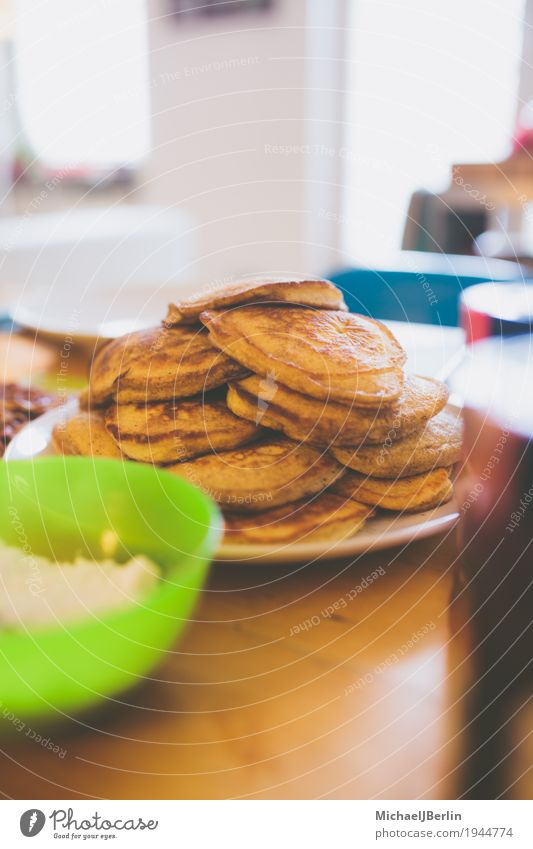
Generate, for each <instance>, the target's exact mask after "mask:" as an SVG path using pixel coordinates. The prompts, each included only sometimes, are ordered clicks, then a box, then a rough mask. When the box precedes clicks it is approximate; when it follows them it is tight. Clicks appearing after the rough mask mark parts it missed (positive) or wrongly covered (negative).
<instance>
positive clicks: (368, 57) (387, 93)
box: [343, 0, 524, 262]
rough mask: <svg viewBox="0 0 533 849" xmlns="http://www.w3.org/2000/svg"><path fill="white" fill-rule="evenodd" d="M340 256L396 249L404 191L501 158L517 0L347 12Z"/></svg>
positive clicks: (419, 2)
mask: <svg viewBox="0 0 533 849" xmlns="http://www.w3.org/2000/svg"><path fill="white" fill-rule="evenodd" d="M350 8H351V9H352V20H351V22H350V24H351V28H350V31H349V34H348V38H349V44H348V53H347V56H348V68H349V70H348V76H349V91H350V95H349V99H348V121H349V129H348V132H347V140H346V161H347V173H346V183H345V185H346V191H345V204H344V215H343V221H344V225H343V228H344V233H343V242H344V245H343V246H344V249H345V251H346V252H347V254H349V255H351V257H352V258H354V259H355V258H357V259H359V260H365V261H369V262H370V261H372V260H374V261H376V260H379V258H380V257H383V254H384V253H385V252H387V251H389V252H390V251H391V250H395V249H399V248H400V244H401V235H402V231H403V227H404V222H405V215H406V212H407V206H408V202H409V198H410V196H411V193H412V192H413V191H415V190H416V189H418V188H427V189H429V190H432V191H440V190H442V189H444V188H446V187H447V185H448V182H449V178H450V165H451V163H452V162H457V161H459V162H461V161H463V162H468V161H497V160H498V159H501V158H503V157H505V156H506V155H507V153H508V152H509V143H510V139H511V135H512V130H513V125H514V120H515V114H516V104H517V92H518V71H519V65H520V52H521V42H522V26H523V22H522V15H523V8H524V0H505V2H504V3H502V2H498V0H466V2H465V0H446V2H441V0H439V2H437V0H401V2H396V0H358V2H354V3H353V4H350Z"/></svg>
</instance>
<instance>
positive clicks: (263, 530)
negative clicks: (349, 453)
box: [224, 493, 372, 545]
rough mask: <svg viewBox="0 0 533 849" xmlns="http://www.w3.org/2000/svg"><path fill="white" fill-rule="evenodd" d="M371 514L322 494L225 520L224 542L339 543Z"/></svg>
mask: <svg viewBox="0 0 533 849" xmlns="http://www.w3.org/2000/svg"><path fill="white" fill-rule="evenodd" d="M371 515H372V509H371V508H370V507H368V506H367V505H365V504H358V503H357V502H356V501H350V500H348V501H346V500H344V499H342V498H339V497H338V496H336V495H331V494H330V493H324V494H323V495H319V496H318V498H315V499H313V500H312V501H310V502H308V501H297V502H295V503H294V504H287V505H285V506H284V507H277V508H275V509H273V510H265V511H264V512H263V513H258V514H256V515H255V516H246V515H242V514H240V515H237V514H233V515H230V516H227V517H226V534H225V537H224V542H226V543H229V544H230V545H231V544H232V543H239V544H247V543H248V544H263V545H265V544H266V545H273V544H279V545H283V544H284V543H298V542H300V543H306V542H316V541H320V540H332V541H333V540H339V539H344V538H346V537H350V536H353V535H354V534H355V533H357V531H359V530H360V529H361V528H362V526H363V525H364V523H365V521H366V520H367V519H368V518H369V516H371Z"/></svg>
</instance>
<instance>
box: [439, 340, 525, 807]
mask: <svg viewBox="0 0 533 849" xmlns="http://www.w3.org/2000/svg"><path fill="white" fill-rule="evenodd" d="M451 384H452V389H453V390H454V391H455V392H458V393H459V394H460V395H461V396H462V398H463V401H464V408H463V419H464V467H463V470H462V472H461V475H460V476H459V479H458V482H457V496H458V504H459V514H460V521H459V536H458V539H459V555H460V569H459V572H458V591H457V593H456V596H455V602H454V603H455V604H456V605H457V604H459V605H464V606H465V608H466V611H465V616H464V619H465V622H466V623H468V641H469V649H468V652H467V653H466V655H465V664H466V666H467V669H468V672H467V673H466V672H465V681H466V685H465V686H466V688H467V689H466V691H465V692H464V693H463V697H462V698H463V711H464V715H463V716H462V718H461V722H460V728H461V730H462V738H463V739H462V749H463V751H462V764H463V780H462V785H463V786H462V787H461V795H464V797H465V798H476V799H495V798H500V797H511V798H512V797H513V782H512V780H511V779H510V773H509V766H510V759H511V755H512V754H513V746H517V745H520V748H521V749H522V750H523V751H524V754H525V757H526V758H527V757H528V754H529V753H528V752H526V751H525V747H526V746H527V740H523V741H519V744H517V742H516V740H514V739H513V737H512V720H513V717H514V716H515V714H516V713H518V712H519V710H520V709H521V706H524V705H526V704H528V702H529V699H530V696H531V692H532V687H533V682H532V674H531V673H532V669H531V661H532V645H533V642H532V640H533V620H532V615H531V611H532V610H533V560H532V551H533V393H532V392H531V386H532V385H533V336H532V335H531V334H522V335H520V336H517V337H514V338H509V337H500V338H493V339H487V340H484V341H482V342H480V343H477V344H475V345H473V346H472V348H471V350H470V352H469V354H468V356H467V358H466V360H465V362H464V363H463V364H462V365H461V366H460V368H459V370H458V372H457V373H456V374H455V375H454V376H453V377H452V380H451Z"/></svg>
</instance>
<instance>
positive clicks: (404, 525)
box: [4, 401, 458, 563]
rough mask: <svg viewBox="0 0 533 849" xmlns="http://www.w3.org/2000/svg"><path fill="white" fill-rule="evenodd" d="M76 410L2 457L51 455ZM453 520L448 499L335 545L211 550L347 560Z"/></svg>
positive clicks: (26, 434)
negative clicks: (56, 434)
mask: <svg viewBox="0 0 533 849" xmlns="http://www.w3.org/2000/svg"><path fill="white" fill-rule="evenodd" d="M450 406H451V405H450ZM77 409H78V404H77V401H70V402H68V403H67V404H65V405H64V406H63V407H59V408H57V409H53V410H49V411H48V412H47V413H44V415H42V416H40V417H39V418H37V419H35V420H34V421H33V422H30V423H29V424H28V425H26V427H24V428H22V430H20V431H19V432H18V433H17V434H16V436H15V438H14V439H13V440H12V442H11V443H10V444H9V445H8V447H7V450H6V453H5V455H4V459H5V460H7V461H10V460H29V459H35V458H36V457H44V456H46V455H50V454H54V453H55V452H54V448H53V446H52V429H53V428H54V426H55V425H56V424H58V423H59V422H61V421H64V420H65V418H68V417H69V416H72V415H73V414H74V413H75V412H76V410H77ZM457 519H458V512H457V505H456V503H455V501H453V500H452V501H449V502H448V503H447V504H443V505H442V506H441V507H436V508H435V509H434V510H428V511H427V512H425V513H414V514H413V513H406V514H404V515H397V514H395V513H388V514H385V513H382V514H381V515H380V516H379V518H375V519H371V520H370V521H369V522H368V523H367V524H366V525H365V527H364V529H363V530H362V531H361V532H360V533H358V534H356V535H355V536H353V537H348V538H346V539H343V540H339V541H337V542H331V541H326V542H309V543H291V544H287V545H280V546H277V547H275V548H273V547H272V546H269V545H227V544H226V545H222V546H221V548H220V549H219V551H218V552H217V558H218V559H219V560H229V561H246V562H252V563H258V562H268V563H289V562H290V563H308V562H313V561H316V560H325V559H328V558H337V557H353V556H354V555H360V554H364V553H366V552H368V551H372V550H377V549H383V548H392V547H393V546H398V545H405V544H406V543H408V542H412V541H413V540H415V539H423V538H425V537H430V536H434V535H435V534H439V533H442V532H443V531H445V530H448V529H449V528H451V527H452V526H453V525H454V524H455V522H456V521H457Z"/></svg>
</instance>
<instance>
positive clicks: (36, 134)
mask: <svg viewBox="0 0 533 849" xmlns="http://www.w3.org/2000/svg"><path fill="white" fill-rule="evenodd" d="M15 8H16V32H15V68H16V75H17V100H18V105H19V111H20V116H21V122H22V130H23V135H24V138H25V140H26V141H27V143H28V144H29V147H30V150H31V153H32V154H33V155H34V156H35V157H36V158H37V159H38V160H39V161H40V162H42V163H43V164H44V165H46V166H49V167H52V168H57V167H65V166H67V167H82V168H83V167H86V168H97V169H105V168H112V167H115V166H117V165H124V166H134V165H135V164H136V163H138V162H139V161H140V160H141V159H142V158H143V157H144V156H145V155H146V154H147V153H148V149H149V141H150V140H149V103H148V89H149V79H148V55H147V32H146V9H145V3H144V0H95V2H93V3H87V2H86V0H16V6H15Z"/></svg>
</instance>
